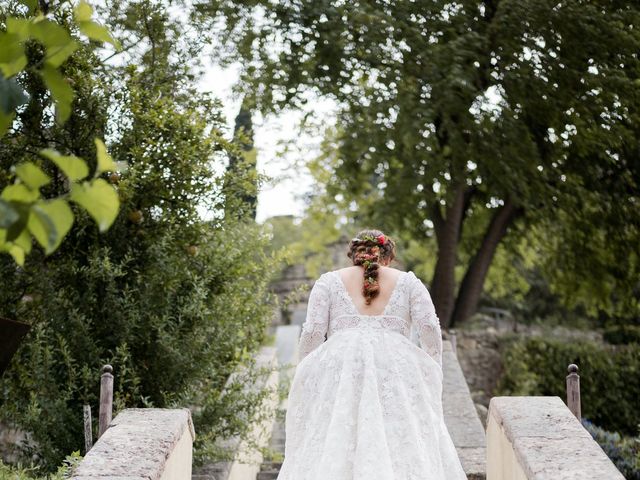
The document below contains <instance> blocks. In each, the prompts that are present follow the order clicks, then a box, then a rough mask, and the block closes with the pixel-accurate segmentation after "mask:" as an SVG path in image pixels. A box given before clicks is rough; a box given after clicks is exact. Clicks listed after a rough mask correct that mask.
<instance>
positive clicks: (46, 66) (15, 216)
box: [0, 1, 119, 265]
mask: <svg viewBox="0 0 640 480" xmlns="http://www.w3.org/2000/svg"><path fill="white" fill-rule="evenodd" d="M22 3H23V5H22V6H23V8H22V10H25V9H26V10H27V13H26V17H18V16H13V15H8V14H7V13H8V12H2V13H3V15H2V16H3V18H4V24H5V31H3V32H0V51H1V52H2V54H1V55H0V91H1V92H2V93H3V95H2V104H0V137H1V136H2V135H4V134H5V133H6V131H7V130H8V129H9V127H10V126H11V124H12V123H13V121H14V118H15V110H16V108H17V107H20V106H21V105H23V104H25V103H28V102H29V96H28V95H27V94H26V93H25V92H24V91H23V89H22V87H21V86H20V83H19V81H17V80H16V79H18V80H19V79H20V78H21V77H24V76H25V75H26V74H32V75H36V76H39V78H40V80H41V81H42V83H43V84H44V86H45V87H46V88H47V89H48V91H49V94H50V101H51V102H52V103H55V107H56V117H57V120H58V121H59V122H65V121H66V120H68V118H69V116H70V115H71V105H72V101H73V99H74V96H75V93H74V90H73V88H72V87H71V85H70V84H69V82H68V80H67V79H66V78H65V77H64V68H63V67H64V64H65V63H67V61H68V59H69V58H70V57H71V55H73V53H74V52H76V50H78V49H79V48H80V43H79V42H78V41H77V40H75V39H74V38H73V37H72V36H71V33H70V32H69V31H68V29H67V28H65V26H66V25H63V24H60V23H57V22H55V21H53V20H51V19H50V18H47V16H46V13H48V12H42V11H41V8H43V7H42V6H40V5H39V4H38V3H37V2H22ZM47 8H48V7H47ZM60 10H62V7H60ZM92 15H93V9H92V8H91V6H89V5H88V4H87V3H86V2H84V1H81V2H80V3H79V4H78V5H77V6H76V7H75V8H74V9H73V16H74V19H75V21H76V23H77V26H78V28H79V30H80V32H82V33H83V34H84V35H85V36H86V37H87V38H88V39H89V40H95V41H99V42H109V43H111V44H113V45H114V46H116V47H117V46H118V42H117V41H116V40H114V39H113V37H112V36H111V34H110V33H109V31H108V30H107V29H106V28H105V27H104V26H102V25H99V24H98V23H96V22H95V21H94V20H92ZM34 43H35V44H37V45H38V46H39V47H41V49H40V50H42V51H41V52H40V51H39V55H33V54H29V52H30V51H33V48H34V47H33V44H34ZM95 144H96V151H97V162H96V164H97V167H96V169H95V171H94V174H93V177H92V178H91V179H88V180H86V178H87V177H88V176H89V168H88V166H87V164H86V162H85V161H84V160H82V159H81V158H79V157H77V156H75V155H61V154H60V153H58V152H57V151H56V150H53V149H51V148H45V149H43V150H41V152H40V154H41V155H42V156H43V157H46V158H47V159H49V160H50V161H51V162H53V163H54V164H55V165H56V166H57V167H58V169H59V171H60V172H61V173H62V174H63V175H64V176H66V178H67V179H68V181H69V184H70V186H69V189H68V190H69V191H68V192H65V193H64V194H61V195H58V196H57V197H55V198H53V199H51V198H49V199H47V198H45V197H43V196H42V195H41V192H40V189H41V188H43V187H46V186H47V185H49V184H50V183H51V181H52V179H51V177H50V176H49V175H47V174H46V173H45V172H44V171H43V170H42V169H41V168H40V166H39V165H38V163H39V162H38V161H37V160H35V159H34V160H26V161H23V162H20V163H16V164H14V165H13V168H12V170H13V173H14V174H15V181H14V183H13V184H12V185H8V186H5V187H4V189H3V190H2V193H1V194H0V251H4V252H7V253H9V254H10V255H11V256H12V257H13V258H14V260H15V261H16V262H17V263H18V264H19V265H24V260H25V255H27V254H29V253H30V252H31V246H32V237H33V238H35V239H36V241H37V242H38V243H39V244H40V245H41V246H42V248H43V249H44V251H45V253H47V254H49V253H52V252H53V251H54V250H56V249H57V248H58V246H59V245H60V243H61V242H62V239H63V238H64V237H65V235H66V234H67V233H68V231H69V230H70V229H71V226H72V225H73V221H74V216H73V212H72V210H71V208H70V206H69V203H68V199H71V200H72V201H73V202H75V203H76V204H77V205H79V206H81V207H83V208H84V209H85V210H87V211H88V212H89V214H90V215H91V216H92V217H93V218H94V219H95V221H96V222H97V223H98V225H99V228H100V231H105V230H106V229H108V228H109V226H110V225H111V224H112V223H113V220H114V219H115V216H116V214H117V212H118V206H119V201H118V196H117V194H116V192H115V191H114V190H113V188H112V187H111V186H110V185H109V184H107V183H106V182H105V181H104V180H103V179H101V178H98V177H99V176H100V175H101V174H102V173H103V172H105V171H115V170H117V167H116V165H115V163H114V162H113V160H112V159H111V157H110V156H109V154H108V153H107V150H106V147H105V145H104V143H103V142H102V140H100V139H98V138H96V139H95Z"/></svg>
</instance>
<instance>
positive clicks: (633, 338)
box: [603, 325, 640, 345]
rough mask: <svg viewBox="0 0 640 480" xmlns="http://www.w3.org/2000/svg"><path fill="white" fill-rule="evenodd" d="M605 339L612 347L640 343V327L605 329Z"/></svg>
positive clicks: (625, 326) (611, 327)
mask: <svg viewBox="0 0 640 480" xmlns="http://www.w3.org/2000/svg"><path fill="white" fill-rule="evenodd" d="M603 338H604V339H605V341H607V342H609V343H610V344H612V345H629V344H632V343H640V326H639V325H612V326H610V327H607V328H605V330H604V333H603Z"/></svg>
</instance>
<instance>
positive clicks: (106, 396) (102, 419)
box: [98, 365, 113, 438]
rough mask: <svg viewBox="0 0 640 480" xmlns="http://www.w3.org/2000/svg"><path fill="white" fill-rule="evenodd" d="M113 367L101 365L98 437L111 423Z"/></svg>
mask: <svg viewBox="0 0 640 480" xmlns="http://www.w3.org/2000/svg"><path fill="white" fill-rule="evenodd" d="M112 372H113V367H112V366H111V365H105V366H104V367H102V377H101V378H100V413H99V417H98V418H99V427H98V438H100V437H101V436H102V434H103V433H104V432H105V431H106V430H107V428H108V427H109V424H110V423H111V415H112V413H113V375H112Z"/></svg>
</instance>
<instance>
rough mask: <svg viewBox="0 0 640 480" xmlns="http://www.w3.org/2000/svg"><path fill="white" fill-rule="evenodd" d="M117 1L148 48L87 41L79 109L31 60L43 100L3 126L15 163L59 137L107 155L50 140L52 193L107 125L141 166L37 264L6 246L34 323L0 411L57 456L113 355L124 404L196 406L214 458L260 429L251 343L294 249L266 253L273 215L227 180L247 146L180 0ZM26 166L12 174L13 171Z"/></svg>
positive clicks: (8, 295) (30, 446)
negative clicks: (21, 261) (100, 54)
mask: <svg viewBox="0 0 640 480" xmlns="http://www.w3.org/2000/svg"><path fill="white" fill-rule="evenodd" d="M105 9H106V11H108V12H109V14H108V15H106V18H108V19H109V22H110V23H109V28H110V29H111V30H112V31H119V32H121V34H122V35H123V36H124V37H126V38H127V40H128V41H131V42H132V45H137V46H141V48H140V49H139V50H136V49H133V48H132V49H130V50H127V55H123V57H121V58H120V60H121V62H119V63H118V62H116V64H115V65H106V64H105V63H104V62H102V61H100V59H99V58H97V57H96V55H95V52H94V51H93V50H91V49H89V48H79V49H78V50H76V52H74V54H73V55H72V56H71V57H69V59H68V61H67V63H66V64H65V68H66V70H65V74H66V75H67V76H68V78H70V80H71V82H72V83H73V85H74V88H75V92H76V97H75V98H74V101H73V103H72V105H71V114H70V116H69V120H68V121H67V122H65V123H64V124H59V123H56V122H54V121H52V120H53V119H52V116H51V110H50V108H49V103H48V102H49V99H48V96H47V95H46V94H45V93H44V92H46V90H45V88H46V87H45V86H44V85H43V83H42V80H41V78H40V77H39V76H37V75H35V74H32V73H29V72H27V73H26V74H25V77H24V80H23V82H24V87H25V89H26V91H27V92H28V94H29V103H28V104H27V107H26V108H25V110H24V111H21V112H19V113H18V115H19V119H18V121H17V122H16V124H15V128H14V129H13V130H12V131H11V132H9V133H8V134H7V135H5V137H3V138H2V139H0V164H1V165H2V166H6V165H13V164H14V162H16V160H17V159H23V158H25V159H26V158H29V159H31V158H32V157H34V156H35V155H36V154H37V153H38V152H39V151H40V150H42V149H44V148H47V147H49V146H50V145H51V144H55V145H62V146H63V147H64V149H65V150H66V151H69V152H73V154H72V155H75V156H77V157H80V158H91V159H94V158H95V160H94V164H91V165H88V166H87V168H86V170H85V169H84V168H83V167H82V166H81V165H80V163H78V162H76V161H75V160H74V157H72V155H68V156H65V157H66V158H60V157H58V156H56V155H53V154H51V155H52V156H53V158H54V159H55V162H56V163H57V164H58V165H59V167H58V166H55V167H54V164H53V162H46V163H41V164H39V166H40V168H41V169H42V171H43V172H44V174H46V175H48V176H49V177H50V178H51V179H52V181H51V183H50V184H48V185H46V187H44V188H45V189H46V193H47V194H48V195H51V197H55V196H57V195H60V194H61V193H63V192H66V191H67V190H68V184H69V181H67V179H69V178H71V179H72V178H76V177H82V176H83V175H85V173H86V172H91V171H94V170H95V169H98V168H101V167H100V165H101V160H100V152H102V153H104V152H105V151H106V150H105V149H104V147H103V146H102V145H101V144H96V143H95V142H94V138H96V137H104V138H109V139H111V141H110V151H111V153H112V155H113V157H114V158H115V159H117V160H118V161H119V162H124V163H126V164H127V167H128V168H127V169H126V171H122V172H119V173H113V174H111V175H109V176H108V177H107V178H108V182H109V183H110V184H111V185H107V186H108V187H109V188H113V187H112V186H116V187H117V194H118V197H119V199H120V202H121V209H120V210H119V212H118V214H117V216H116V217H115V219H114V220H113V224H112V226H111V227H110V229H109V230H108V231H107V232H105V233H102V234H101V233H100V232H99V229H97V228H96V227H95V224H94V221H93V219H92V218H91V216H92V215H95V214H96V212H95V211H94V210H95V209H102V208H104V206H103V205H101V204H95V203H93V204H91V206H90V208H88V209H86V210H80V211H79V212H78V213H77V214H76V218H75V223H76V227H75V228H73V229H72V230H70V232H69V233H68V235H67V237H66V240H65V241H64V242H63V243H62V244H61V245H60V246H59V248H58V249H57V250H56V251H55V252H53V253H52V254H51V255H49V256H46V257H45V256H44V255H43V254H42V253H41V252H39V251H34V252H33V253H32V254H31V255H30V256H29V257H28V258H27V259H26V261H25V267H24V269H16V267H15V265H14V263H13V262H11V261H9V260H10V259H9V257H6V258H0V274H1V275H2V277H3V282H4V283H3V288H2V289H1V290H0V315H2V316H4V317H8V318H15V319H20V320H22V321H26V322H29V323H30V324H31V325H32V329H31V331H30V333H29V335H28V336H27V337H26V339H25V341H24V343H23V345H22V346H21V348H20V350H19V351H18V352H17V353H16V356H15V357H14V359H13V362H12V364H11V366H10V368H9V370H8V371H7V372H6V373H5V375H4V376H3V378H2V379H1V380H0V392H1V393H0V407H1V408H0V417H2V420H3V421H4V422H7V423H9V424H12V425H15V426H17V427H19V428H21V429H24V430H26V431H27V432H28V433H29V434H30V437H29V438H30V442H29V443H27V444H25V445H23V446H22V450H23V453H24V454H25V458H26V459H28V460H35V461H36V462H37V463H38V464H40V465H42V468H43V469H44V470H47V471H53V469H54V468H55V466H56V465H58V464H59V463H60V461H61V460H62V459H63V458H64V456H65V455H66V454H67V453H68V452H70V451H73V450H77V449H79V448H81V447H82V443H83V433H82V431H83V430H82V405H83V404H89V405H91V406H92V408H93V410H94V412H95V411H97V410H96V408H97V400H98V399H97V395H98V385H99V372H100V367H101V365H103V364H104V363H110V364H112V365H113V367H114V375H115V405H116V409H117V410H119V409H121V408H125V407H143V406H156V407H172V406H180V407H185V406H188V407H192V408H193V410H194V419H195V423H196V429H197V431H198V441H197V442H198V443H197V446H196V447H197V451H196V455H197V456H198V457H199V458H200V459H202V458H218V457H219V456H221V455H222V453H223V452H220V451H219V450H218V449H216V448H215V446H214V442H216V441H218V440H220V439H222V438H224V437H227V436H233V435H243V433H245V432H246V431H247V429H248V423H247V419H248V418H250V417H251V415H252V414H253V413H255V412H256V411H257V410H258V409H259V407H260V402H259V399H260V398H261V395H263V392H261V391H249V392H247V391H245V390H244V388H242V387H243V386H244V385H246V384H249V385H251V384H253V383H254V382H255V380H256V377H257V376H259V375H261V374H262V372H259V371H256V369H253V368H251V365H250V364H251V362H250V358H251V355H252V352H253V351H255V350H256V348H257V347H258V346H259V345H260V344H261V342H262V341H263V340H264V337H265V328H266V326H267V324H268V323H269V320H270V319H271V314H272V310H273V306H274V302H273V299H272V297H271V294H270V293H269V291H268V288H267V286H268V284H269V281H270V278H271V275H272V274H273V272H275V271H276V270H277V269H276V268H275V265H277V264H278V263H279V256H278V255H279V253H273V254H271V253H269V254H268V253H266V251H267V244H268V237H267V236H266V235H265V234H264V232H263V231H262V228H261V227H260V226H258V225H255V224H254V223H253V222H247V221H245V220H244V219H243V217H242V216H240V215H236V213H237V211H236V209H238V208H241V207H240V206H239V205H236V204H235V203H234V202H233V201H227V199H226V198H225V196H224V194H223V193H222V191H223V189H222V186H223V183H224V178H223V175H222V174H221V172H222V171H223V170H224V168H221V166H224V164H225V162H226V161H227V159H228V158H229V157H230V156H231V155H236V156H239V155H240V154H241V146H239V145H237V144H235V143H232V142H230V141H229V140H227V139H226V136H225V125H224V119H223V117H222V115H221V113H220V112H221V105H220V103H219V102H218V101H216V100H215V99H214V98H212V96H211V95H208V94H202V93H199V92H198V90H197V89H196V84H195V81H196V78H197V76H196V75H195V73H194V71H193V69H194V65H193V63H194V62H195V61H194V54H195V53H194V52H197V51H198V44H197V39H192V38H191V37H189V36H186V35H184V36H183V33H184V32H185V30H186V29H185V28H184V26H183V25H181V24H180V23H179V22H178V21H177V20H175V19H172V18H171V16H170V14H169V12H168V10H167V8H166V6H165V5H164V4H162V3H160V2H157V3H153V2H136V1H131V2H113V3H108V4H107V5H106V6H105ZM143 20H144V21H143ZM194 42H195V43H194ZM123 51H124V49H123ZM87 118H90V119H91V120H92V121H87ZM94 151H97V153H98V156H97V158H96V157H95V156H93V155H88V154H89V153H92V152H94ZM40 160H41V159H40ZM34 163H35V161H34ZM58 168H60V169H62V170H64V171H65V172H66V175H65V176H64V177H63V176H61V175H58V174H57V172H58V170H57V169H58ZM1 171H2V170H0V172H1ZM12 180H13V179H12V178H11V177H10V176H8V175H6V174H0V187H3V186H5V185H7V184H9V183H11V182H12ZM100 180H101V182H100V183H98V185H100V184H101V183H102V182H106V181H107V179H102V178H101V179H100ZM235 180H237V181H235V182H233V183H234V185H235V187H234V188H238V189H241V188H243V186H244V185H252V188H253V189H255V183H254V182H253V179H251V180H250V179H243V178H237V179H235ZM88 190H89V187H87V188H82V189H74V188H71V193H70V194H71V198H72V199H73V200H74V201H77V202H80V203H82V202H83V201H85V199H86V198H87V196H90V195H91V192H90V191H88ZM241 193H242V192H238V195H237V197H242V195H241ZM87 205H88V204H87ZM92 209H93V210H92ZM227 213H228V214H227ZM244 365H248V368H247V369H246V373H245V374H244V375H242V376H240V377H238V378H236V379H235V380H234V381H233V382H231V383H230V384H228V382H229V376H230V374H231V372H234V371H236V370H237V369H238V367H239V366H244ZM225 389H226V391H227V393H226V394H223V391H225Z"/></svg>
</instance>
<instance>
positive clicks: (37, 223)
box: [27, 199, 73, 254]
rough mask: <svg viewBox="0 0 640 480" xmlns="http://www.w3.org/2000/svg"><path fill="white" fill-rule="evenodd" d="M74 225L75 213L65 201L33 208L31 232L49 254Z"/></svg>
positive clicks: (52, 201)
mask: <svg viewBox="0 0 640 480" xmlns="http://www.w3.org/2000/svg"><path fill="white" fill-rule="evenodd" d="M71 225H73V213H72V212H71V208H70V207H69V205H68V204H67V202H66V201H65V200H62V199H56V200H51V201H48V202H40V203H37V204H36V205H34V206H33V207H32V208H31V215H30V216H29V222H28V224H27V226H28V228H29V232H31V234H32V235H33V236H34V237H35V239H36V240H37V241H38V243H39V244H40V245H42V247H43V248H44V250H45V253H47V254H49V253H51V252H53V251H54V250H55V249H56V248H58V246H59V245H60V242H62V239H63V238H64V236H65V235H66V234H67V233H68V232H69V229H70V228H71Z"/></svg>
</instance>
